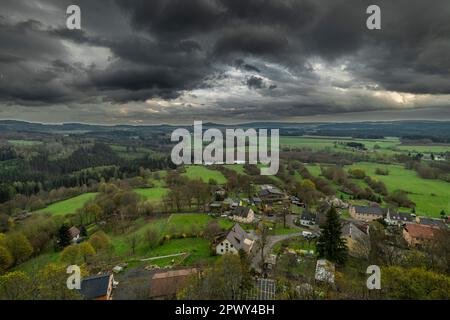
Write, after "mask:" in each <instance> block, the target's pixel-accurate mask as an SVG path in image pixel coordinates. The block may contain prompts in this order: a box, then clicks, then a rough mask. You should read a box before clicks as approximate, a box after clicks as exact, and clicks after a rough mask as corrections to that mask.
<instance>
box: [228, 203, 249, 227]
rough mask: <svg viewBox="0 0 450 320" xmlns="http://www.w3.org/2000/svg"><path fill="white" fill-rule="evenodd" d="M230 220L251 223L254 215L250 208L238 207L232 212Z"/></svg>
mask: <svg viewBox="0 0 450 320" xmlns="http://www.w3.org/2000/svg"><path fill="white" fill-rule="evenodd" d="M231 218H232V219H233V220H234V221H236V222H239V223H252V222H253V221H254V220H255V213H254V212H253V210H252V209H251V208H250V207H245V206H239V207H237V208H236V209H234V210H233V212H232V217H231Z"/></svg>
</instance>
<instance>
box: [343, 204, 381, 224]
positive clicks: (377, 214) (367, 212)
mask: <svg viewBox="0 0 450 320" xmlns="http://www.w3.org/2000/svg"><path fill="white" fill-rule="evenodd" d="M388 212H389V209H385V208H381V207H375V206H373V207H366V206H351V207H350V208H349V213H350V216H351V217H352V218H353V219H356V220H360V221H365V222H369V221H373V220H378V219H381V218H384V217H385V216H386V215H387V213H388Z"/></svg>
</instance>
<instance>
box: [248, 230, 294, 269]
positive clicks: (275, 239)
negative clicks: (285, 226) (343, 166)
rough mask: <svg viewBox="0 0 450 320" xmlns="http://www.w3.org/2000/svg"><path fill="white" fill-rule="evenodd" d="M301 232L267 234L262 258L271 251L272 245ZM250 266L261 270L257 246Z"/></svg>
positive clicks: (259, 252)
mask: <svg viewBox="0 0 450 320" xmlns="http://www.w3.org/2000/svg"><path fill="white" fill-rule="evenodd" d="M301 235H302V233H301V232H295V233H288V234H280V235H274V236H269V237H268V238H267V244H266V247H265V248H264V258H266V257H267V255H268V254H269V253H270V252H271V251H272V248H273V246H274V245H275V244H276V243H278V242H280V241H283V240H286V239H289V238H293V237H298V236H301ZM251 266H252V268H254V269H255V270H256V271H258V272H261V249H259V248H258V251H256V253H255V256H254V257H253V259H252V265H251Z"/></svg>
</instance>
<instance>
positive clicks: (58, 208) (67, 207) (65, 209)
mask: <svg viewBox="0 0 450 320" xmlns="http://www.w3.org/2000/svg"><path fill="white" fill-rule="evenodd" d="M96 195H97V193H95V192H88V193H83V194H80V195H79V196H76V197H73V198H69V199H66V200H62V201H58V202H55V203H52V204H51V205H49V206H48V207H46V208H44V209H40V210H38V211H36V212H37V213H43V212H45V213H51V214H54V215H65V214H69V213H75V211H77V209H81V208H82V207H83V205H84V204H85V203H86V202H87V201H89V200H92V199H94V198H95V196H96Z"/></svg>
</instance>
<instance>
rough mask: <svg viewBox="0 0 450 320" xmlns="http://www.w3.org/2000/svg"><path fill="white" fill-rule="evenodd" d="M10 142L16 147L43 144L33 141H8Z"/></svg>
mask: <svg viewBox="0 0 450 320" xmlns="http://www.w3.org/2000/svg"><path fill="white" fill-rule="evenodd" d="M8 142H9V143H11V144H14V145H16V146H33V145H36V144H41V143H42V142H41V141H31V140H8Z"/></svg>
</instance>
